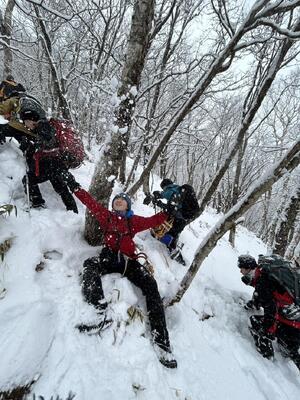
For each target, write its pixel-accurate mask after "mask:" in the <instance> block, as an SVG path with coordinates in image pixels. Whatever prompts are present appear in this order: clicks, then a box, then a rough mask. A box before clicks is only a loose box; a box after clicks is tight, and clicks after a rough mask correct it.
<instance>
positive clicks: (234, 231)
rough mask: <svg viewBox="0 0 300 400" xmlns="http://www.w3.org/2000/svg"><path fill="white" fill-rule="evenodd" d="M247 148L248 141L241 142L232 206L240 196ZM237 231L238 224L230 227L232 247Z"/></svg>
mask: <svg viewBox="0 0 300 400" xmlns="http://www.w3.org/2000/svg"><path fill="white" fill-rule="evenodd" d="M245 142H246V141H245ZM245 149H246V143H245V145H244V144H243V143H241V145H240V148H239V151H238V156H237V162H236V170H235V176H234V181H233V189H232V202H231V206H234V205H235V204H236V203H237V201H238V197H239V185H240V176H241V172H242V163H243V155H244V153H245ZM235 233H236V226H235V225H234V226H233V227H232V228H231V229H230V232H229V243H230V244H231V246H232V247H234V245H235Z"/></svg>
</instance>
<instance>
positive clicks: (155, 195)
mask: <svg viewBox="0 0 300 400" xmlns="http://www.w3.org/2000/svg"><path fill="white" fill-rule="evenodd" d="M160 194H161V193H160V191H159V190H154V192H153V194H152V203H153V204H157V202H158V200H159V199H160V198H161V197H160ZM157 205H158V204H157Z"/></svg>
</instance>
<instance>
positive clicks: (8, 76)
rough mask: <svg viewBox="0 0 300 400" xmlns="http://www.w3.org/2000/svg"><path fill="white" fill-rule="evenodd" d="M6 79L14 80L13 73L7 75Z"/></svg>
mask: <svg viewBox="0 0 300 400" xmlns="http://www.w3.org/2000/svg"><path fill="white" fill-rule="evenodd" d="M6 80H7V81H14V77H13V76H12V75H7V77H6Z"/></svg>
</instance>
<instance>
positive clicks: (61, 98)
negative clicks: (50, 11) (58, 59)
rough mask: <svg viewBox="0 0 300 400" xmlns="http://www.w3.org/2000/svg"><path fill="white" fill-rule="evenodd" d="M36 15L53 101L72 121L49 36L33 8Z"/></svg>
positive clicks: (42, 21)
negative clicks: (50, 81)
mask: <svg viewBox="0 0 300 400" xmlns="http://www.w3.org/2000/svg"><path fill="white" fill-rule="evenodd" d="M34 9H35V12H36V15H37V17H38V18H37V20H38V24H39V27H40V29H41V32H42V35H43V36H42V38H43V45H44V48H45V52H46V56H47V58H48V61H49V65H50V71H51V77H52V83H53V86H54V97H55V99H57V100H58V110H59V112H61V114H62V116H63V117H64V118H66V119H70V120H71V119H72V116H71V113H70V108H69V105H68V102H67V100H66V98H65V90H64V82H63V80H60V79H59V76H58V72H57V69H56V66H55V63H54V59H53V54H52V43H51V39H50V36H49V34H48V31H47V28H46V25H45V23H44V20H43V19H42V17H41V15H40V12H39V8H38V7H37V6H34Z"/></svg>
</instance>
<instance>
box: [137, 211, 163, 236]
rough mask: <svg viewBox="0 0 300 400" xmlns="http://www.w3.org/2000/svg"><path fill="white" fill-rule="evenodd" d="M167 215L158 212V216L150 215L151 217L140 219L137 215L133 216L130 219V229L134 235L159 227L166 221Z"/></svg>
mask: <svg viewBox="0 0 300 400" xmlns="http://www.w3.org/2000/svg"><path fill="white" fill-rule="evenodd" d="M168 217H169V216H168V214H166V213H165V212H160V213H158V214H155V215H152V217H141V216H139V215H134V216H133V217H132V218H133V219H132V229H133V231H134V234H136V233H137V232H141V231H145V230H146V229H150V228H154V227H155V226H159V225H160V224H162V223H163V222H165V221H166V220H167V219H168Z"/></svg>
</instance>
